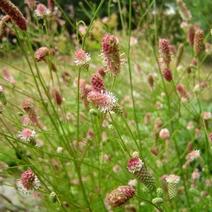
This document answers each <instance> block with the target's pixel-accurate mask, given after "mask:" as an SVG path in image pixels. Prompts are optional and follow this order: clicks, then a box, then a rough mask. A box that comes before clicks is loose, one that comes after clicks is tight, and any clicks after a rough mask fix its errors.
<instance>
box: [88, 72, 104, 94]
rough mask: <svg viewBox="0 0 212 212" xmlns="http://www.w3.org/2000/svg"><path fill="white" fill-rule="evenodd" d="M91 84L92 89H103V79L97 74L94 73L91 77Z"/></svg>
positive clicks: (99, 90)
mask: <svg viewBox="0 0 212 212" xmlns="http://www.w3.org/2000/svg"><path fill="white" fill-rule="evenodd" d="M91 85H92V88H93V90H95V91H98V92H101V91H104V90H105V87H104V81H103V79H102V77H101V75H99V74H94V75H93V76H92V78H91Z"/></svg>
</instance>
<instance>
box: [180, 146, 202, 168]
mask: <svg viewBox="0 0 212 212" xmlns="http://www.w3.org/2000/svg"><path fill="white" fill-rule="evenodd" d="M199 157H200V151H199V150H193V151H191V152H189V153H188V154H187V155H186V162H185V164H184V165H183V168H184V169H185V168H187V167H188V166H189V164H190V163H191V162H193V161H194V160H196V159H198V158H199Z"/></svg>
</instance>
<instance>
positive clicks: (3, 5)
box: [0, 0, 27, 31]
mask: <svg viewBox="0 0 212 212" xmlns="http://www.w3.org/2000/svg"><path fill="white" fill-rule="evenodd" d="M0 10H2V12H4V13H5V14H7V15H9V16H10V18H11V20H12V21H13V22H15V23H16V25H17V26H18V27H19V28H20V29H21V30H24V31H25V30H26V29H27V22H26V19H25V18H24V16H23V14H22V13H21V11H20V10H19V9H18V7H16V6H15V5H14V4H13V3H12V2H11V1H10V0H1V1H0Z"/></svg>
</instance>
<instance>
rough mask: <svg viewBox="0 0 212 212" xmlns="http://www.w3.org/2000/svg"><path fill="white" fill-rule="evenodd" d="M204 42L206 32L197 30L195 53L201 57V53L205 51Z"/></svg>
mask: <svg viewBox="0 0 212 212" xmlns="http://www.w3.org/2000/svg"><path fill="white" fill-rule="evenodd" d="M203 41H204V32H203V31H202V30H201V29H198V30H196V31H195V35H194V44H193V48H194V52H195V54H196V55H199V53H200V52H201V51H202V50H203V47H204V45H203V44H204V43H203Z"/></svg>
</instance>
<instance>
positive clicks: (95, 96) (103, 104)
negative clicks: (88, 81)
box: [87, 90, 116, 113]
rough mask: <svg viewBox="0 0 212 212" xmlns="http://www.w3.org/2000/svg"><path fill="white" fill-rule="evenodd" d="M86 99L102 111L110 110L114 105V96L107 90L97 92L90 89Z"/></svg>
mask: <svg viewBox="0 0 212 212" xmlns="http://www.w3.org/2000/svg"><path fill="white" fill-rule="evenodd" d="M87 99H88V101H89V102H92V103H93V104H94V105H95V106H97V107H98V108H99V109H100V110H101V111H102V112H104V113H106V112H110V111H112V110H113V108H114V106H115V105H116V97H115V96H114V95H113V94H112V93H111V92H109V91H104V92H98V91H93V90H92V91H91V92H89V93H88V95H87Z"/></svg>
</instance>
